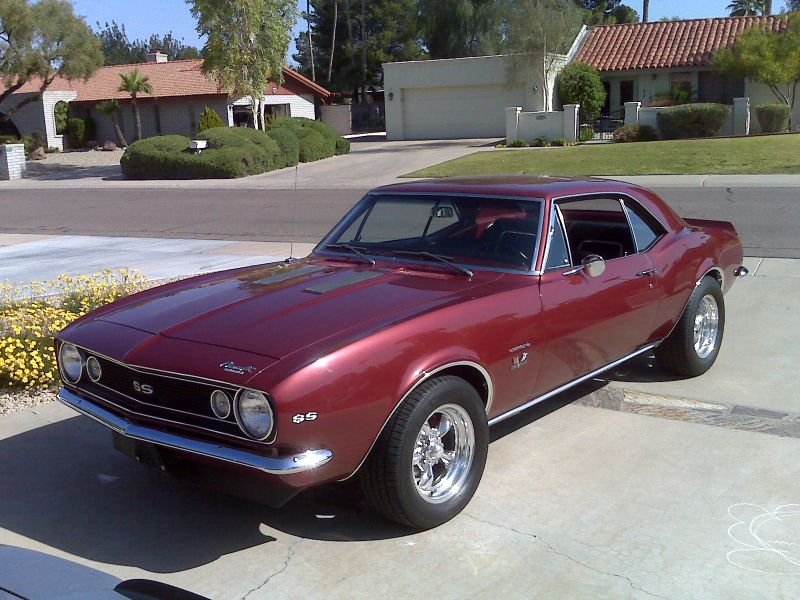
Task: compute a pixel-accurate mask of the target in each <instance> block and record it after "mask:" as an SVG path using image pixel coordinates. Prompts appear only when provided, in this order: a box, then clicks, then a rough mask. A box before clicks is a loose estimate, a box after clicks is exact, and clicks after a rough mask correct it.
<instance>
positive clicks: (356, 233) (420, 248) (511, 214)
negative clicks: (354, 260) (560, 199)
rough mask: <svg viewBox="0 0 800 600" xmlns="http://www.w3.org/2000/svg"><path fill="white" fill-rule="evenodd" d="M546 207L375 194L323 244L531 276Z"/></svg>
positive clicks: (526, 201)
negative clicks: (434, 259)
mask: <svg viewBox="0 0 800 600" xmlns="http://www.w3.org/2000/svg"><path fill="white" fill-rule="evenodd" d="M541 206H542V202H541V200H538V199H527V198H525V199H502V198H483V197H459V196H449V195H441V196H439V195H413V194H371V195H368V196H367V197H366V198H364V199H363V200H362V201H361V202H360V203H359V204H358V205H357V206H356V208H355V209H353V210H352V211H351V212H350V214H349V215H347V217H345V219H344V220H343V221H342V222H341V223H340V224H339V225H338V226H337V227H336V228H335V229H334V230H333V231H332V232H331V233H330V234H329V235H328V236H327V237H326V238H325V239H324V240H323V242H322V243H321V244H320V248H322V249H325V247H326V246H327V247H329V248H328V249H330V250H333V249H335V246H337V245H338V246H339V248H338V249H341V248H342V247H344V246H349V247H350V248H349V250H350V252H352V251H353V249H355V250H357V251H359V252H362V253H364V254H373V255H382V254H386V255H391V256H395V257H399V258H404V259H409V258H410V259H415V256H414V255H415V254H416V255H417V256H416V258H418V259H420V260H426V259H427V258H430V257H426V256H425V254H433V255H436V256H438V257H442V258H447V259H450V260H452V261H453V262H456V263H460V264H464V265H471V266H476V267H494V268H505V269H514V270H520V271H529V270H530V269H531V267H532V264H533V261H534V259H535V256H536V248H537V240H538V237H539V226H540V220H541Z"/></svg>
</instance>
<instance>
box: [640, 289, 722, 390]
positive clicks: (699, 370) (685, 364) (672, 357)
mask: <svg viewBox="0 0 800 600" xmlns="http://www.w3.org/2000/svg"><path fill="white" fill-rule="evenodd" d="M707 296H710V297H711V298H713V300H714V301H715V302H716V307H717V313H718V321H717V334H716V341H715V343H714V347H713V349H711V350H710V352H709V353H708V354H707V355H701V354H704V353H701V354H699V353H698V351H697V350H695V339H694V328H695V318H696V317H697V315H698V311H699V310H700V307H701V304H702V303H703V301H704V299H705V298H706V297H707ZM724 331H725V300H724V298H723V296H722V290H721V289H720V286H719V282H718V281H717V280H716V279H714V278H713V277H709V276H706V277H703V279H702V280H701V281H700V283H699V284H698V285H697V286H696V287H695V289H694V291H693V292H692V295H691V296H690V297H689V302H688V303H687V305H686V308H685V309H684V311H683V314H682V315H681V317H680V319H679V320H678V323H677V324H676V325H675V328H674V329H673V330H672V333H670V334H669V336H668V337H667V339H665V340H664V341H663V342H662V343H661V344H660V345H659V346H658V347H657V348H656V350H655V355H656V360H658V363H659V364H660V365H661V366H662V367H663V368H664V369H666V370H667V371H670V372H672V373H675V374H676V375H683V376H686V377H697V376H698V375H702V374H703V373H705V372H706V371H708V370H709V369H710V368H711V366H712V365H713V364H714V361H715V360H717V355H718V354H719V349H720V347H721V346H722V334H723V333H724Z"/></svg>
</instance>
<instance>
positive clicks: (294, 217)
mask: <svg viewBox="0 0 800 600" xmlns="http://www.w3.org/2000/svg"><path fill="white" fill-rule="evenodd" d="M299 169H300V166H299V163H298V164H296V165H295V166H294V190H292V228H291V231H290V232H289V258H287V259H286V262H287V263H290V262H293V261H294V260H295V258H294V234H295V222H296V221H297V173H298V170H299Z"/></svg>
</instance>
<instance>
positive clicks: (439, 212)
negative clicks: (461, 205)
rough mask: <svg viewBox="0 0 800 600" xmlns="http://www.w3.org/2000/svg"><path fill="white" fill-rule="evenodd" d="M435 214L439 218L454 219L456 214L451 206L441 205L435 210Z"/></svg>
mask: <svg viewBox="0 0 800 600" xmlns="http://www.w3.org/2000/svg"><path fill="white" fill-rule="evenodd" d="M433 216H434V217H435V218H437V219H452V218H453V216H455V211H453V207H451V206H440V207H439V208H437V209H435V210H434V211H433Z"/></svg>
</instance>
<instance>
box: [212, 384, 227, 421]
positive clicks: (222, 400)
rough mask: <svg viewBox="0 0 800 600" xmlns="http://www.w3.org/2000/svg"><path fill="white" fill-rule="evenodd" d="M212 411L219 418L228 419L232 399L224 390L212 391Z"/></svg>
mask: <svg viewBox="0 0 800 600" xmlns="http://www.w3.org/2000/svg"><path fill="white" fill-rule="evenodd" d="M211 412H213V413H214V415H215V416H216V417H217V418H219V419H227V418H228V416H229V415H230V414H231V401H230V399H229V398H228V394H226V393H225V392H223V391H222V390H214V391H213V392H211Z"/></svg>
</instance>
